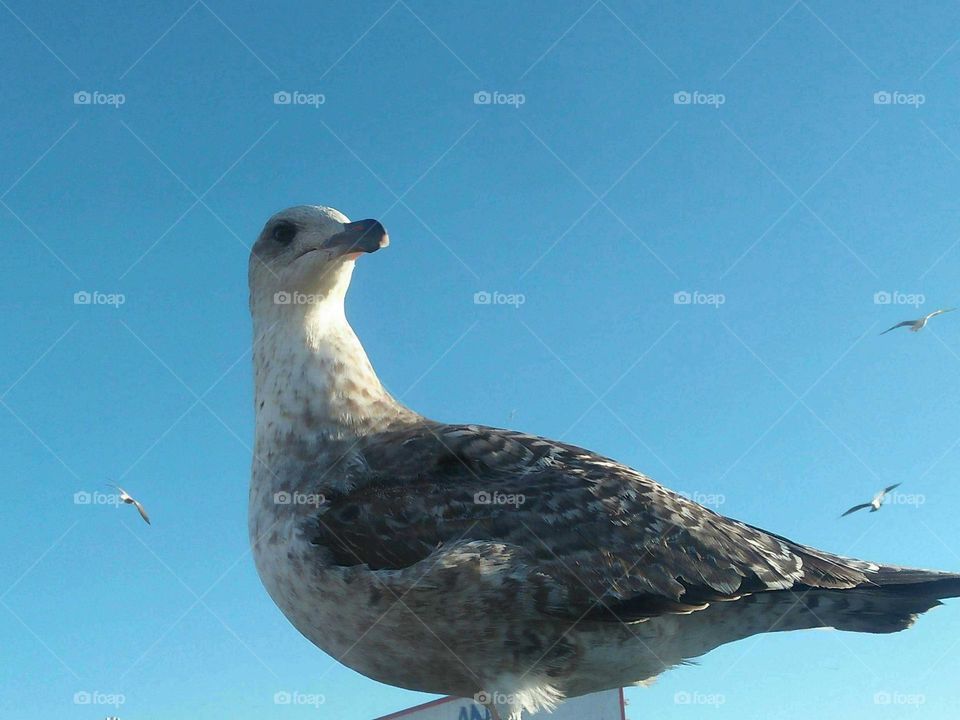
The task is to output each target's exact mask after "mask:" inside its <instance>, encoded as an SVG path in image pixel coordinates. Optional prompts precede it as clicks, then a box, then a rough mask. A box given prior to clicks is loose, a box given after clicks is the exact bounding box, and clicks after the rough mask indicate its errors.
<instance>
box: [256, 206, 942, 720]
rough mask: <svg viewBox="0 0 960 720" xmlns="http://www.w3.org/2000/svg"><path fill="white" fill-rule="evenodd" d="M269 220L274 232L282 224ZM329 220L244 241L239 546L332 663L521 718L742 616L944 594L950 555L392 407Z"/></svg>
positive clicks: (861, 607)
mask: <svg viewBox="0 0 960 720" xmlns="http://www.w3.org/2000/svg"><path fill="white" fill-rule="evenodd" d="M282 223H292V224H293V225H294V227H295V228H296V235H295V237H294V239H293V240H291V241H290V243H289V245H286V244H285V245H283V246H282V247H280V246H278V241H277V238H278V237H281V236H283V237H286V234H289V233H284V232H278V231H277V230H276V228H277V226H278V224H282ZM345 223H347V219H346V218H345V217H343V216H342V215H341V214H340V213H338V212H337V211H335V210H330V209H328V208H319V207H313V206H302V207H298V208H291V209H290V210H287V211H284V212H283V213H280V214H278V215H277V216H274V217H273V218H271V220H270V221H269V222H268V223H267V225H266V227H265V228H264V231H263V233H262V234H261V236H260V239H259V240H258V241H257V244H256V245H255V247H254V250H253V254H252V256H251V264H250V285H251V311H252V314H253V319H254V329H255V335H256V345H255V349H254V358H255V363H254V364H255V381H256V399H255V402H256V414H257V419H256V442H255V458H254V463H253V472H252V482H251V488H250V537H251V542H252V543H253V549H254V557H255V559H256V564H257V569H258V572H259V573H260V576H261V578H262V580H263V582H264V585H265V586H266V588H267V590H268V592H269V593H270V595H271V597H272V598H273V599H274V601H275V602H276V603H277V605H278V606H279V607H280V609H281V610H282V611H283V612H284V614H285V615H286V616H287V618H288V619H289V620H290V621H291V622H292V623H293V625H294V626H295V627H296V628H297V629H298V630H299V631H300V632H301V633H303V634H304V635H305V636H306V637H307V638H309V639H310V640H311V641H312V642H314V643H315V644H316V645H317V646H318V647H320V648H322V649H323V650H325V651H326V652H327V653H329V654H331V655H332V656H333V657H335V658H337V659H338V660H340V661H341V662H343V663H344V664H346V665H348V666H350V667H352V668H354V669H355V670H357V671H358V672H361V673H363V674H365V675H367V676H369V677H372V678H374V679H377V680H380V681H382V682H385V683H390V684H392V685H398V686H402V687H407V688H411V689H416V690H422V691H427V692H435V693H443V694H452V695H459V696H464V697H470V696H474V695H475V694H476V693H478V692H486V693H487V694H488V695H489V696H490V697H491V698H493V700H492V704H493V705H494V706H495V707H496V708H497V709H498V710H499V712H500V713H501V714H502V715H504V716H507V715H508V716H509V717H511V718H519V717H520V715H521V713H522V711H523V710H535V709H537V708H540V707H550V706H552V705H554V704H555V703H556V702H558V701H560V700H561V699H562V698H563V697H567V696H574V695H580V694H585V693H589V692H595V691H598V690H602V689H605V688H611V687H620V686H622V685H627V684H632V683H642V682H646V681H649V680H651V679H653V678H655V677H656V676H657V675H658V674H660V673H661V672H663V671H664V670H665V669H667V668H669V667H671V666H673V665H676V664H679V663H682V662H684V661H686V660H688V659H690V658H694V657H698V656H700V655H702V654H704V653H706V652H708V651H709V650H711V649H713V648H715V647H717V646H719V645H721V644H723V643H727V642H731V641H734V640H738V639H741V638H744V637H748V636H750V635H753V634H756V633H761V632H768V631H773V630H788V629H801V628H811V627H824V626H830V627H836V628H838V629H843V630H856V631H866V632H892V631H895V630H900V629H903V628H904V627H907V626H908V625H909V624H910V622H911V621H912V620H913V618H914V616H915V615H916V614H918V613H920V612H923V611H925V610H927V609H929V608H930V607H932V606H934V605H936V604H938V603H937V599H938V598H940V597H946V596H952V595H956V594H958V593H960V576H957V575H950V574H942V573H932V572H928V571H919V570H909V569H901V568H893V567H887V566H881V565H877V564H874V563H868V562H863V561H859V560H851V559H847V558H841V557H838V556H834V555H831V554H829V553H825V552H821V551H818V550H814V549H812V548H808V547H804V546H802V545H799V544H796V543H793V542H791V541H789V540H787V539H785V538H782V537H779V536H776V535H773V534H770V533H767V532H765V531H763V530H760V529H757V528H754V527H751V526H749V525H746V524H744V523H741V522H738V521H736V520H731V519H729V518H725V517H723V516H721V515H718V514H716V513H714V512H711V511H710V510H708V509H706V508H704V507H702V506H700V505H698V504H696V503H694V502H692V501H690V500H687V499H685V498H683V497H682V496H680V495H678V494H676V493H673V492H671V491H670V490H668V489H666V488H664V487H662V486H661V485H659V484H657V483H656V482H654V481H653V480H652V479H650V478H649V477H647V476H645V475H643V474H641V473H639V472H637V471H635V470H632V469H631V468H629V467H626V466H624V465H622V464H620V463H617V462H615V461H612V460H609V459H607V458H604V457H601V456H599V455H597V454H595V453H592V452H590V451H588V450H584V449H581V448H578V447H574V446H571V445H567V444H563V443H559V442H554V441H551V440H547V439H544V438H540V437H535V436H532V435H526V434H523V433H519V432H514V431H510V430H501V429H497V428H490V427H483V426H478V425H446V424H442V423H437V422H434V421H431V420H429V419H426V418H424V417H422V416H420V415H419V414H417V413H415V412H413V411H411V410H409V409H407V408H405V407H403V406H402V405H400V404H399V403H398V402H396V400H394V399H393V398H392V397H391V396H390V394H389V393H388V392H387V391H386V390H385V389H384V388H383V386H382V385H381V384H380V382H379V380H378V379H377V376H376V374H375V373H374V371H373V368H372V367H371V365H370V362H369V361H368V359H367V357H366V354H365V353H364V351H363V348H362V346H361V345H360V342H359V341H358V340H357V338H356V336H355V334H354V333H353V331H352V330H351V328H350V326H349V324H348V323H347V321H346V319H345V316H344V312H343V298H344V295H345V293H346V290H347V286H348V285H349V281H350V276H351V274H352V272H353V269H354V259H355V257H354V256H355V253H351V252H345V251H344V250H343V239H342V237H343V232H344V227H345ZM381 229H382V228H381ZM331 238H334V239H337V238H339V240H337V242H333V240H332V239H331ZM384 242H385V235H384ZM382 244H383V243H381V245H382ZM334 245H337V246H338V247H337V248H333V247H332V246H334ZM350 249H352V246H351V247H347V250H350ZM366 249H367V250H371V249H376V248H375V247H373V246H371V247H370V248H366ZM284 292H285V293H297V292H299V293H302V294H304V296H305V297H310V298H311V299H310V301H309V302H303V303H282V302H277V301H276V298H277V293H284Z"/></svg>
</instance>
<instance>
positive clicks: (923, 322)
mask: <svg viewBox="0 0 960 720" xmlns="http://www.w3.org/2000/svg"><path fill="white" fill-rule="evenodd" d="M954 310H956V308H942V309H940V310H934V311H933V312H932V313H929V314H927V315H924V316H923V317H922V318H918V319H917V320H904V321H903V322H900V323H897V324H896V325H894V326H893V327H892V328H888V329H887V330H884V331H883V332H882V333H880V334H881V335H886V334H887V333H888V332H890V331H891V330H896V329H897V328H901V327H908V328H910V332H920V331H921V330H923V329H924V328H925V327H926V326H927V321H929V320H930V318H932V317H936V316H937V315H943V313H948V312H953V311H954Z"/></svg>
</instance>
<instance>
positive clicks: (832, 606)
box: [751, 566, 960, 633]
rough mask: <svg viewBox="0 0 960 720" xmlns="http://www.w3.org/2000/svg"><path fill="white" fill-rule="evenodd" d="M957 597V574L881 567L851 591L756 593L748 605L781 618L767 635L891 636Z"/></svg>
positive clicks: (959, 578) (959, 582) (959, 581)
mask: <svg viewBox="0 0 960 720" xmlns="http://www.w3.org/2000/svg"><path fill="white" fill-rule="evenodd" d="M951 597H960V575H957V574H953V573H941V572H934V571H931V570H915V569H912V568H898V567H883V566H881V567H880V568H879V569H878V570H877V571H876V572H874V573H869V582H867V583H864V584H861V585H858V586H856V587H852V588H844V589H831V588H801V587H798V588H795V589H793V590H778V591H775V592H770V593H759V594H757V595H754V596H753V597H752V598H751V600H753V601H754V602H757V603H761V604H768V603H769V604H770V608H769V610H770V611H771V612H772V613H773V614H774V615H776V613H777V612H778V611H780V615H779V619H778V620H777V621H776V622H775V624H774V626H773V627H771V628H770V630H771V631H776V630H800V629H810V628H818V627H831V628H835V629H837V630H846V631H850V632H866V633H893V632H899V631H900V630H905V629H906V628H908V627H910V626H911V625H912V624H913V623H914V621H915V620H916V619H917V617H918V616H919V615H921V614H922V613H925V612H926V611H927V610H930V609H931V608H934V607H936V606H937V605H940V604H941V602H940V601H941V600H943V599H946V598H951Z"/></svg>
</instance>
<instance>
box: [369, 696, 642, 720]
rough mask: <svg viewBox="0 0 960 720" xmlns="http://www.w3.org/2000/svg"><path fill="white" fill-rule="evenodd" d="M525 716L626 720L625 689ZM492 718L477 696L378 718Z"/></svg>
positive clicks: (531, 719)
mask: <svg viewBox="0 0 960 720" xmlns="http://www.w3.org/2000/svg"><path fill="white" fill-rule="evenodd" d="M524 717H525V720H526V719H527V718H529V720H534V718H538V719H539V720H626V714H625V712H624V703H623V690H622V689H617V690H605V691H604V692H598V693H594V694H593V695H583V696H582V697H576V698H571V699H570V700H565V701H564V702H562V703H560V705H559V706H558V707H557V709H556V710H554V711H553V712H552V713H550V712H546V711H544V712H539V713H537V714H536V715H526V716H524ZM401 718H402V719H403V720H492V716H491V714H490V711H489V710H488V709H487V708H485V707H483V706H482V705H477V704H476V703H475V702H473V700H464V699H462V698H455V697H447V698H441V699H440V700H434V701H433V702H428V703H426V704H424V705H417V706H416V707H412V708H409V709H407V710H401V711H400V712H396V713H393V714H391V715H384V716H383V717H380V718H377V719H376V720H400V719H401Z"/></svg>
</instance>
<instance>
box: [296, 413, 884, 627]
mask: <svg viewBox="0 0 960 720" xmlns="http://www.w3.org/2000/svg"><path fill="white" fill-rule="evenodd" d="M355 452H356V453H357V454H356V455H355V456H354V457H353V458H352V460H353V462H352V463H350V467H351V468H353V470H351V471H350V476H349V478H348V482H347V483H345V484H344V486H349V487H350V489H349V490H345V491H342V492H339V493H336V492H334V493H328V494H327V498H326V500H327V502H326V504H325V505H324V506H323V508H322V509H321V512H320V513H319V514H318V515H317V516H316V517H315V518H313V519H312V521H311V525H310V528H309V531H310V533H311V536H312V539H313V542H314V543H315V544H316V545H318V546H321V547H323V548H324V549H325V550H326V551H327V552H328V553H329V554H330V556H331V558H332V561H333V562H334V563H336V564H340V565H343V566H355V565H366V566H368V567H370V568H371V569H373V570H396V569H401V568H405V567H409V566H411V565H414V564H415V563H417V562H420V561H422V560H425V559H427V558H429V557H431V556H432V555H433V554H434V553H436V552H438V550H441V551H442V549H443V548H449V547H451V546H452V545H455V544H456V543H462V542H467V541H490V542H495V543H502V544H503V545H504V546H506V547H508V548H511V549H512V551H513V553H514V557H515V558H516V559H517V561H518V562H522V563H523V565H524V566H526V567H527V569H528V570H529V578H531V580H530V582H531V583H533V584H534V585H538V586H539V587H538V588H537V593H536V594H537V597H538V602H539V605H540V608H541V610H542V611H543V612H549V613H554V614H556V613H561V614H564V615H573V616H575V617H578V616H580V615H582V614H583V613H588V614H591V615H593V616H595V617H598V618H610V619H614V618H618V619H623V620H635V619H641V618H644V617H650V616H652V615H658V614H662V613H665V612H690V611H692V610H697V609H700V608H701V607H705V605H706V603H709V602H712V601H715V600H726V599H735V598H737V597H739V596H741V595H743V594H747V593H753V592H760V591H765V590H777V589H784V588H791V587H795V586H798V585H800V586H808V587H822V588H847V587H853V586H855V585H858V584H861V583H863V582H865V581H866V579H867V575H866V573H868V572H870V571H871V570H874V569H875V568H876V566H872V565H870V564H869V563H862V562H859V561H855V560H847V559H842V558H839V557H836V556H832V555H829V554H827V553H821V552H819V551H816V550H813V549H811V548H806V547H803V546H800V545H797V544H795V543H793V542H791V541H789V540H787V539H786V538H782V537H779V536H776V535H773V534H771V533H767V532H765V531H763V530H760V529H758V528H755V527H752V526H750V525H747V524H745V523H741V522H738V521H736V520H731V519H729V518H726V517H723V516H721V515H719V514H717V513H714V512H712V511H710V510H708V509H706V508H704V507H702V506H700V505H698V504H697V503H695V502H692V501H691V500H688V499H686V498H684V497H682V496H680V495H677V494H676V493H673V492H671V491H669V490H667V489H666V488H664V487H662V486H660V485H659V484H657V483H656V482H654V481H653V480H651V479H650V478H648V477H647V476H645V475H642V474H641V473H638V472H636V471H634V470H632V469H630V468H628V467H626V466H625V465H622V464H620V463H616V462H614V461H611V460H608V459H607V458H604V457H602V456H599V455H597V454H595V453H592V452H590V451H587V450H583V449H581V448H578V447H574V446H572V445H566V444H563V443H558V442H553V441H550V440H545V439H543V438H540V437H535V436H532V435H525V434H522V433H517V432H512V431H507V430H498V429H495V428H488V427H482V426H450V425H440V424H435V423H430V424H424V425H423V426H422V427H421V428H418V429H415V430H403V431H399V432H391V433H386V434H383V435H379V436H375V437H373V438H371V439H370V441H369V442H366V443H364V444H363V445H361V446H360V447H359V448H357V449H356V450H355ZM345 468H346V464H345ZM487 499H490V500H491V502H485V500H487Z"/></svg>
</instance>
